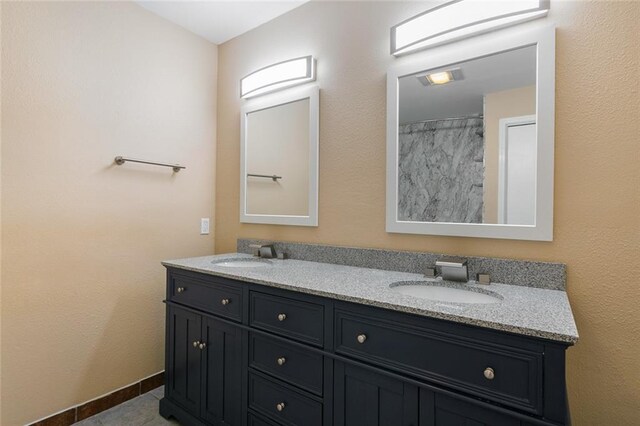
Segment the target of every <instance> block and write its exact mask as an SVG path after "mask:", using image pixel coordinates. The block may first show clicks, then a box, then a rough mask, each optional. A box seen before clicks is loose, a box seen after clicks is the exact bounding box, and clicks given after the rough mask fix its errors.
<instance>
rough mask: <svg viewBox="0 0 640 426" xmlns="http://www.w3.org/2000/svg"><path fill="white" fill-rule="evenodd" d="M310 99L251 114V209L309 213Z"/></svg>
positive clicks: (261, 211)
mask: <svg viewBox="0 0 640 426" xmlns="http://www.w3.org/2000/svg"><path fill="white" fill-rule="evenodd" d="M309 107H310V105H309V99H303V100H299V101H296V102H290V103H287V104H284V105H278V106H276V107H273V108H267V109H263V110H259V111H255V112H252V113H249V114H248V117H247V125H246V128H247V146H246V155H247V159H246V162H247V173H251V174H261V175H270V176H272V175H277V176H281V177H282V179H279V180H278V181H277V182H274V181H273V180H271V179H265V178H255V177H248V178H247V195H246V199H247V208H246V210H247V213H249V214H268V215H295V216H308V215H309Z"/></svg>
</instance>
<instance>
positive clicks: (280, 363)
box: [276, 356, 287, 365]
mask: <svg viewBox="0 0 640 426" xmlns="http://www.w3.org/2000/svg"><path fill="white" fill-rule="evenodd" d="M276 362H277V363H278V365H284V363H285V362H287V359H286V358H285V357H283V356H281V357H280V358H278V359H277V360H276Z"/></svg>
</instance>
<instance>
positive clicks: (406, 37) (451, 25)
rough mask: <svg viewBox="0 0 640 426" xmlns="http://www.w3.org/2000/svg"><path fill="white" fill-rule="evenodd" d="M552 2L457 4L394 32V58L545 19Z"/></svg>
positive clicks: (460, 0)
mask: <svg viewBox="0 0 640 426" xmlns="http://www.w3.org/2000/svg"><path fill="white" fill-rule="evenodd" d="M549 2H550V0H490V1H487V0H453V1H450V2H447V3H445V4H442V5H440V6H436V7H434V8H432V9H429V10H427V11H425V12H423V13H421V14H419V15H416V16H414V17H412V18H409V19H407V20H406V21H404V22H401V23H399V24H398V25H395V26H394V27H392V28H391V54H392V55H396V56H399V55H403V54H406V53H409V52H413V51H416V50H419V49H426V48H429V47H434V46H438V45H441V44H445V43H451V42H453V41H456V40H460V39H462V38H466V37H470V36H472V35H478V34H481V33H485V32H488V31H493V30H497V29H499V28H504V27H508V26H511V25H514V24H517V23H520V22H524V21H530V20H532V19H537V18H542V17H543V16H546V15H547V13H548V12H549Z"/></svg>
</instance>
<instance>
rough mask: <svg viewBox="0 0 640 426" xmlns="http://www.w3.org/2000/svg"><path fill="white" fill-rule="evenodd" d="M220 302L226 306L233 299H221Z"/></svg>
mask: <svg viewBox="0 0 640 426" xmlns="http://www.w3.org/2000/svg"><path fill="white" fill-rule="evenodd" d="M220 303H222V304H223V305H225V306H226V305H228V304H229V303H231V299H222V300H221V301H220Z"/></svg>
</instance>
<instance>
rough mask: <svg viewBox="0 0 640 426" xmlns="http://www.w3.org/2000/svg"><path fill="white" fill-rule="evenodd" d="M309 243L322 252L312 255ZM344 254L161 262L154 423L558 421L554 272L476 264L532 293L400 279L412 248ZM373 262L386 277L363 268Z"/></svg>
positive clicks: (564, 320) (561, 384)
mask: <svg viewBox="0 0 640 426" xmlns="http://www.w3.org/2000/svg"><path fill="white" fill-rule="evenodd" d="M244 247H246V245H244V246H243V247H241V244H239V250H240V249H242V248H244ZM309 249H311V251H313V250H314V249H315V250H316V251H318V253H320V252H321V253H323V254H324V257H323V256H317V257H319V258H318V259H317V260H319V261H309V257H310V256H311V257H315V256H314V255H313V253H312V252H309V251H308V250H309ZM341 249H342V248H331V247H326V246H306V247H304V246H301V247H297V248H294V253H293V255H292V257H294V259H286V260H281V259H262V258H258V257H255V256H252V255H251V254H247V253H234V254H223V255H217V256H207V257H199V258H192V259H183V260H176V261H167V262H164V265H165V266H166V267H167V294H166V305H167V321H166V325H167V327H166V333H167V334H166V387H165V398H164V399H162V400H161V404H160V411H161V414H162V415H163V416H165V417H175V418H177V419H178V420H179V421H180V423H181V424H183V425H205V424H213V425H250V426H266V425H270V426H274V425H303V426H320V425H324V426H328V425H336V426H340V425H349V426H356V425H362V426H375V425H380V426H391V425H406V426H409V425H413V426H427V425H439V426H449V425H463V424H473V425H492V426H494V425H565V424H569V413H568V408H567V399H566V383H565V350H566V349H567V348H568V347H569V346H570V345H572V344H573V343H575V341H576V340H577V331H576V328H575V323H574V320H573V316H572V313H571V308H570V306H569V303H568V299H567V296H566V293H565V292H564V291H563V286H564V282H563V279H564V266H563V265H558V264H542V263H533V262H518V261H506V260H504V261H502V260H499V259H497V260H489V259H482V258H476V259H475V260H470V265H471V268H472V269H473V268H474V267H476V266H477V267H483V268H485V269H487V268H489V269H491V268H493V270H492V271H491V272H492V276H497V277H499V276H500V274H501V273H505V272H508V273H510V274H512V275H513V276H514V277H518V276H522V277H526V276H527V274H531V279H530V282H529V283H530V284H531V285H532V286H527V285H522V283H519V285H509V284H500V283H493V282H492V283H491V284H489V285H483V284H477V283H475V282H473V281H470V282H469V283H454V282H449V281H443V280H441V279H440V278H436V279H433V278H432V279H427V278H425V276H424V274H419V273H415V272H413V271H407V270H408V269H409V270H410V269H412V268H421V267H424V266H425V265H422V266H420V265H412V266H411V267H407V266H406V265H408V263H409V260H410V259H411V256H414V257H415V255H419V254H415V253H414V254H412V253H402V252H385V251H375V250H365V249H363V250H359V249H349V250H355V251H356V253H350V255H349V254H346V253H341V252H340V250H341ZM295 250H298V251H297V252H296V251H295ZM305 250H307V252H305ZM332 250H335V251H332ZM342 250H344V249H342ZM350 256H352V258H350ZM376 257H377V258H381V257H384V258H385V261H382V262H377V263H379V266H380V267H381V268H383V269H374V268H370V267H363V266H362V265H363V264H366V263H367V261H370V260H371V259H372V258H376ZM331 258H336V259H339V260H338V261H336V263H342V264H336V263H324V262H323V261H326V260H329V259H331ZM299 259H307V260H299ZM394 262H395V263H396V264H397V268H396V269H400V271H397V270H396V271H394V270H392V268H393V267H394ZM345 263H351V264H352V265H356V266H351V265H349V264H345ZM403 265H404V266H403ZM474 265H476V266H474ZM537 269H538V270H539V271H540V272H546V273H547V278H548V280H547V281H545V279H544V277H538V276H537V275H536V274H537ZM554 274H555V275H554ZM554 277H555V278H554ZM525 281H526V278H525ZM560 281H562V282H560ZM554 288H555V289H554Z"/></svg>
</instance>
